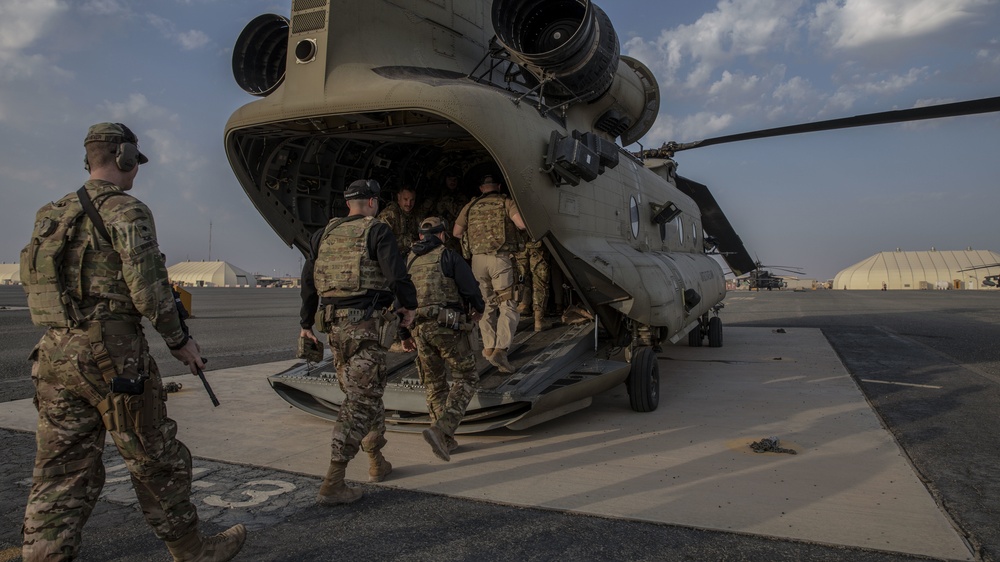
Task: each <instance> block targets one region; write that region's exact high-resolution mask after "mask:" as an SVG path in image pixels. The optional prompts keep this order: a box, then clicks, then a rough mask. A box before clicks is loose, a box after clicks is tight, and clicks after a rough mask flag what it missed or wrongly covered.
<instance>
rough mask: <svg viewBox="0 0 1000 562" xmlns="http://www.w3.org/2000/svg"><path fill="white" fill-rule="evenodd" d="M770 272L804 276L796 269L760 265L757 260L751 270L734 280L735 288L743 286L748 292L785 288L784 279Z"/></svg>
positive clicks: (803, 273)
mask: <svg viewBox="0 0 1000 562" xmlns="http://www.w3.org/2000/svg"><path fill="white" fill-rule="evenodd" d="M765 268H767V269H765ZM771 270H774V271H782V272H785V273H790V274H792V275H796V276H800V277H801V276H804V275H805V272H804V271H800V270H799V269H798V268H793V267H787V266H782V265H764V264H762V263H760V260H757V262H756V263H755V264H754V268H753V269H752V270H750V271H749V272H748V273H746V274H744V275H743V276H741V277H737V278H736V286H737V287H741V288H742V287H744V286H745V287H746V288H747V290H749V291H752V290H754V289H757V290H758V291H759V290H761V289H765V290H768V291H771V290H774V289H784V288H785V287H787V286H788V282H787V281H785V278H784V277H782V276H780V275H774V274H773V273H771Z"/></svg>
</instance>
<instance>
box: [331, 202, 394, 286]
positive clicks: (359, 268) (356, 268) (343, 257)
mask: <svg viewBox="0 0 1000 562" xmlns="http://www.w3.org/2000/svg"><path fill="white" fill-rule="evenodd" d="M376 222H378V223H381V222H382V221H380V220H378V219H376V218H374V217H365V218H363V219H360V220H352V221H348V222H343V221H339V220H335V221H332V222H330V224H328V225H327V226H326V229H325V230H324V231H323V236H322V237H321V238H320V242H319V253H318V255H317V256H316V264H315V268H314V270H313V278H314V281H315V284H316V291H317V292H318V293H319V294H320V295H321V296H324V297H358V296H362V295H364V294H365V293H366V292H367V291H368V290H369V289H373V290H376V291H388V290H389V281H388V280H387V279H386V278H385V275H384V274H383V273H382V268H381V266H379V264H378V262H377V261H375V260H373V259H371V258H369V257H368V232H369V231H370V230H371V229H372V226H374V225H375V223H376Z"/></svg>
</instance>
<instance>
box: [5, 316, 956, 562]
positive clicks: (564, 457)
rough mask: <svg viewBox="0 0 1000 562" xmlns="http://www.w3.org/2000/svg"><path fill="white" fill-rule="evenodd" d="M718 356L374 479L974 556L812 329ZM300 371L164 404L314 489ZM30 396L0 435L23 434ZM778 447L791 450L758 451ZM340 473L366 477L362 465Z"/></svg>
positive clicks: (400, 450)
mask: <svg viewBox="0 0 1000 562" xmlns="http://www.w3.org/2000/svg"><path fill="white" fill-rule="evenodd" d="M725 344H726V345H725V347H723V348H721V349H711V348H707V347H704V348H688V347H686V346H677V347H667V348H665V349H664V351H663V352H662V353H660V355H659V358H660V377H661V378H660V384H661V393H662V396H661V398H660V405H659V409H658V410H657V411H655V412H652V413H646V414H638V413H635V412H632V411H631V410H630V409H629V407H628V397H627V396H626V394H625V389H624V387H620V388H618V389H616V390H614V391H612V392H608V393H605V394H603V395H600V396H597V397H595V399H594V404H593V405H592V406H591V407H589V408H587V409H584V410H582V411H580V412H576V413H574V414H571V415H568V416H565V417H563V418H559V419H557V420H554V421H552V422H548V423H545V424H542V425H540V426H537V427H534V428H531V429H530V430H526V431H523V432H518V433H515V432H511V431H506V430H500V431H495V432H492V433H488V434H476V435H469V436H460V437H459V441H460V443H461V445H462V446H461V448H460V449H459V450H458V451H456V452H455V453H454V454H453V456H452V462H450V463H444V462H441V461H439V460H437V459H436V458H435V457H434V456H433V455H432V454H431V452H430V450H429V448H428V447H427V445H426V444H425V443H424V441H423V439H422V438H421V436H420V435H419V434H399V433H390V434H389V435H388V437H389V444H388V446H387V447H386V451H385V452H386V456H387V457H388V458H389V460H390V461H391V462H392V464H393V467H394V471H393V474H392V476H391V477H390V479H389V480H387V481H386V482H385V483H384V484H385V485H386V486H393V487H399V488H405V489H411V490H419V491H425V492H432V493H438V494H445V495H450V496H459V497H465V498H472V499H479V500H487V501H492V502H501V503H507V504H513V505H523V506H534V507H541V508H546V509H554V510H566V511H573V512H578V513H587V514H594V515H599V516H605V517H621V518H628V519H636V520H644V521H652V522H659V523H668V524H675V525H685V526H692V527H700V528H706V529H718V530H724V531H735V532H742V533H752V534H759V535H767V536H773V537H781V538H789V539H797V540H804V541H810V542H820V543H827V544H836V545H845V546H856V547H863V548H872V549H879V550H887V551H894V552H904V553H909V554H916V555H924V556H931V557H936V558H948V559H964V560H971V559H973V557H972V554H971V552H970V550H969V548H968V547H967V545H966V543H965V542H964V541H963V540H962V538H961V536H960V535H959V534H958V533H957V532H956V531H955V529H954V527H953V525H952V523H951V521H950V520H949V518H948V517H947V516H946V515H945V514H944V513H943V512H942V510H941V509H940V508H939V507H938V505H937V504H936V502H935V501H934V499H933V498H932V497H931V495H930V494H929V493H928V491H927V489H926V488H925V487H924V485H923V484H922V483H921V481H920V479H919V478H918V477H917V475H916V474H915V473H914V471H913V469H912V468H911V466H910V464H909V462H908V461H907V459H906V458H905V456H904V455H903V454H902V452H901V450H900V449H899V447H898V446H897V445H896V443H895V442H894V440H893V439H892V436H891V435H890V434H889V433H888V432H887V431H885V430H884V429H883V427H882V425H881V424H880V422H879V420H878V418H877V417H876V416H875V414H874V412H873V411H872V409H871V408H870V407H869V405H868V404H867V402H866V401H865V399H864V397H863V395H862V394H861V392H860V390H859V389H858V388H857V386H856V385H855V384H854V382H853V381H852V379H851V378H850V376H849V375H848V374H847V372H846V370H845V369H844V367H843V365H842V364H841V362H840V361H839V359H838V358H837V356H836V354H835V353H834V352H833V350H832V349H831V348H830V346H829V345H828V344H827V342H826V340H825V338H824V337H823V335H822V334H821V333H820V331H819V330H814V329H789V330H788V331H787V333H777V332H774V331H772V330H770V329H766V328H727V329H726V334H725ZM292 363H293V361H288V362H279V363H270V364H265V365H257V366H254V367H251V368H239V369H227V370H221V371H213V372H210V373H209V377H210V380H211V382H212V384H213V386H214V388H215V392H216V394H217V395H218V397H219V399H220V400H221V402H222V406H220V407H219V408H212V406H211V403H210V402H209V400H208V397H207V396H206V395H205V394H204V392H203V390H202V389H201V386H200V384H199V383H198V381H197V380H196V379H194V378H193V377H184V378H174V379H170V380H179V381H181V382H183V383H184V389H183V390H182V391H181V392H180V393H177V394H172V395H170V401H169V403H168V409H169V411H170V414H171V417H173V418H174V419H176V420H177V421H178V423H179V424H180V426H181V429H180V432H179V435H180V436H181V438H182V440H183V441H184V443H185V444H187V445H188V447H190V448H191V450H192V452H193V453H194V455H196V456H198V457H203V458H208V459H214V460H220V461H228V462H235V463H242V464H249V465H254V466H261V467H270V468H275V469H281V470H289V471H295V472H300V473H306V474H312V475H317V476H321V475H322V474H324V473H325V471H326V467H327V462H328V456H329V436H330V424H329V422H326V421H323V420H320V419H317V418H313V417H311V416H309V415H307V414H305V413H302V412H300V411H298V410H296V409H293V408H291V407H290V406H288V405H287V404H286V403H285V402H284V401H282V400H281V399H280V398H279V397H278V396H277V395H276V394H275V393H274V392H273V391H272V390H271V389H270V387H269V386H268V385H267V382H266V380H265V379H266V377H267V375H270V374H273V373H275V372H278V371H280V370H282V369H284V368H286V367H287V366H289V365H291V364H292ZM34 423H35V412H34V409H33V408H32V405H31V401H30V400H21V401H16V402H7V403H3V404H0V426H2V427H7V428H11V429H24V430H32V429H33V428H34ZM772 436H774V437H778V438H779V439H780V440H781V445H782V446H784V447H789V448H792V449H794V450H795V451H796V452H797V454H795V455H790V454H779V453H764V454H758V453H753V452H752V451H751V450H750V448H749V447H748V444H749V443H751V442H753V441H757V440H760V439H761V438H764V437H772ZM364 461H365V459H364V458H358V459H357V460H355V461H354V462H352V463H351V465H350V466H349V470H348V478H352V479H355V480H365V479H366V478H367V463H366V462H364Z"/></svg>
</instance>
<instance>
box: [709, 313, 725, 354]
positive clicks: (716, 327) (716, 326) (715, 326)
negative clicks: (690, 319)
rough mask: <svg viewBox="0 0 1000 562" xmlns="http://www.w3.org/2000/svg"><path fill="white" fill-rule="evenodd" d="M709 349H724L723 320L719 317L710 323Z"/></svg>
mask: <svg viewBox="0 0 1000 562" xmlns="http://www.w3.org/2000/svg"><path fill="white" fill-rule="evenodd" d="M708 347H722V318H719V317H718V316H714V317H712V319H711V320H709V321H708Z"/></svg>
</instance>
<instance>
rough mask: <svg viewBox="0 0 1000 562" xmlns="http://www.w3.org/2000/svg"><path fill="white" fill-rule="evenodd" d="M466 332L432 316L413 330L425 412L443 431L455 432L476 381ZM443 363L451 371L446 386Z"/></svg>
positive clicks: (476, 376)
mask: <svg viewBox="0 0 1000 562" xmlns="http://www.w3.org/2000/svg"><path fill="white" fill-rule="evenodd" d="M468 336H469V335H468V333H466V332H460V331H457V330H452V329H450V328H443V327H441V326H439V325H438V324H437V322H435V321H433V320H424V321H421V322H420V323H419V324H417V327H416V329H415V330H414V331H413V339H414V340H415V341H416V343H417V361H419V363H418V367H419V369H420V383H421V384H423V385H424V386H425V387H426V388H427V413H428V414H429V415H430V418H431V422H433V423H434V425H436V426H437V427H438V429H440V430H441V431H443V432H444V433H445V434H446V435H455V430H456V429H457V428H458V424H460V423H461V422H462V417H464V416H465V409H466V408H467V407H468V406H469V401H470V400H472V395H473V394H475V393H476V384H478V383H479V373H477V372H476V358H475V356H474V355H473V354H472V349H471V348H470V347H469V337H468ZM445 365H447V367H448V370H450V371H451V380H452V382H451V389H450V390H449V388H448V374H447V370H446V369H445Z"/></svg>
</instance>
